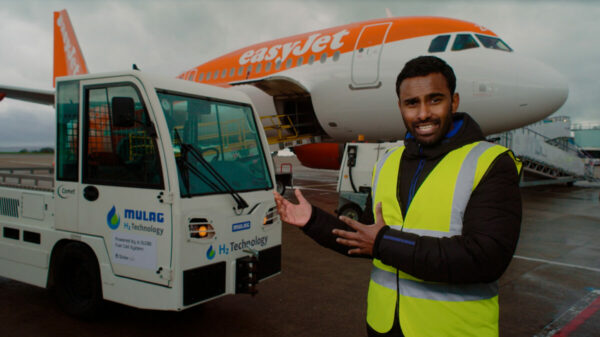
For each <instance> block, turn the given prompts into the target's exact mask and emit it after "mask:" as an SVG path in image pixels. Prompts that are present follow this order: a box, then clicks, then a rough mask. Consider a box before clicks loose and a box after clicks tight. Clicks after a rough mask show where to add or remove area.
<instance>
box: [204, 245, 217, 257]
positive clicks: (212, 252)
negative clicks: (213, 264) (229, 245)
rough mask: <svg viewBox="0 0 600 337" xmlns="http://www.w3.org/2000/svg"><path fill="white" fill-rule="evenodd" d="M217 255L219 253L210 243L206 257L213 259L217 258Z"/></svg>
mask: <svg viewBox="0 0 600 337" xmlns="http://www.w3.org/2000/svg"><path fill="white" fill-rule="evenodd" d="M215 255H217V253H216V252H215V250H214V249H213V246H212V245H210V247H208V250H207V251H206V258H207V259H209V260H212V259H214V258H215Z"/></svg>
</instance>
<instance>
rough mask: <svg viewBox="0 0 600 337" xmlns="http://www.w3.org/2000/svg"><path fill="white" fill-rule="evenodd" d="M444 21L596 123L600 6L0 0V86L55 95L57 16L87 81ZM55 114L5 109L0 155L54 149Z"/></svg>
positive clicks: (19, 106)
mask: <svg viewBox="0 0 600 337" xmlns="http://www.w3.org/2000/svg"><path fill="white" fill-rule="evenodd" d="M386 8H389V9H390V11H391V13H392V14H393V15H394V16H412V15H433V16H447V17H452V18H457V19H462V20H467V21H471V22H475V23H478V24H481V25H483V26H486V27H487V28H489V29H491V30H492V31H494V32H495V33H496V34H498V35H499V36H500V37H501V38H502V39H503V40H504V41H505V42H507V43H508V44H509V45H510V46H511V47H512V48H513V49H514V50H515V52H517V53H520V54H522V55H526V56H529V57H532V58H535V59H537V60H539V61H542V62H543V63H546V64H547V65H549V66H551V67H553V68H555V69H557V70H558V71H559V72H560V73H562V74H563V75H564V76H565V77H566V78H567V81H568V83H569V89H570V91H569V98H568V100H567V102H566V103H565V105H564V106H563V107H562V108H561V109H560V110H559V111H558V112H557V113H556V114H559V115H568V116H571V119H572V121H573V122H575V123H582V122H584V123H585V122H592V123H599V124H600V109H599V107H598V105H599V104H600V98H599V97H600V81H599V77H600V44H599V43H598V38H599V36H600V23H598V20H600V1H594V0H590V1H583V0H581V1H548V0H545V1H533V0H531V1H452V0H450V1H401V0H394V1H391V0H390V1H384V0H381V1H373V0H371V1H368V0H354V1H348V0H336V1H323V0H321V1H306V0H296V1H260V0H252V1H242V0H237V1H234V0H227V1H216V0H215V1H164V0H161V1H154V0H146V1H141V0H139V1H101V0H96V1H85V0H79V1H66V0H62V1H59V0H56V1H52V0H49V1H42V0H39V1H38V0H25V1H14V0H0V83H1V84H4V85H13V86H22V87H31V88H37V89H51V88H52V53H53V51H52V48H53V32H52V27H53V22H52V18H53V16H52V15H53V14H52V12H53V11H55V10H61V9H67V11H68V12H69V16H70V18H71V22H72V23H73V26H74V28H75V32H76V34H77V39H78V41H79V44H80V46H81V48H82V50H83V53H84V57H85V58H86V62H87V66H88V68H89V70H90V71H91V72H105V71H118V70H124V69H130V68H131V65H132V64H133V63H136V64H137V65H138V66H139V67H140V68H141V69H142V70H143V71H148V72H155V73H160V74H164V75H167V76H173V77H175V76H176V75H178V74H180V73H181V72H183V71H185V70H187V69H189V68H192V67H194V66H197V65H199V64H201V63H204V62H206V61H208V60H210V59H212V58H214V57H217V56H219V55H222V54H224V53H227V52H230V51H233V50H235V49H238V48H241V47H244V46H246V45H249V44H253V43H257V42H262V41H266V40H271V39H274V38H279V37H284V36H288V35H292V34H298V33H303V32H307V31H312V30H318V29H323V28H328V27H332V26H337V25H343V24H347V23H350V22H356V21H362V20H369V19H375V18H381V17H385V15H386V11H385V10H386ZM54 128H55V126H54V111H53V109H52V108H50V107H45V106H41V105H36V104H30V103H24V102H18V101H14V100H9V99H5V100H3V101H2V102H0V147H4V146H33V145H52V144H53V143H54Z"/></svg>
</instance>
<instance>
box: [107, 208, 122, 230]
mask: <svg viewBox="0 0 600 337" xmlns="http://www.w3.org/2000/svg"><path fill="white" fill-rule="evenodd" d="M106 223H107V224H108V227H109V228H110V229H112V230H115V229H117V228H119V224H121V219H120V218H119V215H118V214H117V209H116V208H115V206H113V207H112V208H111V209H110V211H108V214H107V215H106Z"/></svg>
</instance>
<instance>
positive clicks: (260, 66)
mask: <svg viewBox="0 0 600 337" xmlns="http://www.w3.org/2000/svg"><path fill="white" fill-rule="evenodd" d="M261 69H262V63H259V64H257V65H256V70H255V71H254V72H255V73H257V74H258V73H260V71H261Z"/></svg>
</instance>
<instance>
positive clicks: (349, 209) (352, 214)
mask: <svg viewBox="0 0 600 337" xmlns="http://www.w3.org/2000/svg"><path fill="white" fill-rule="evenodd" d="M338 214H339V215H343V216H347V217H349V218H350V219H352V220H356V221H358V219H360V217H361V216H362V210H361V209H360V207H358V205H357V204H346V205H344V206H343V207H342V208H340V211H339V213H338Z"/></svg>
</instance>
